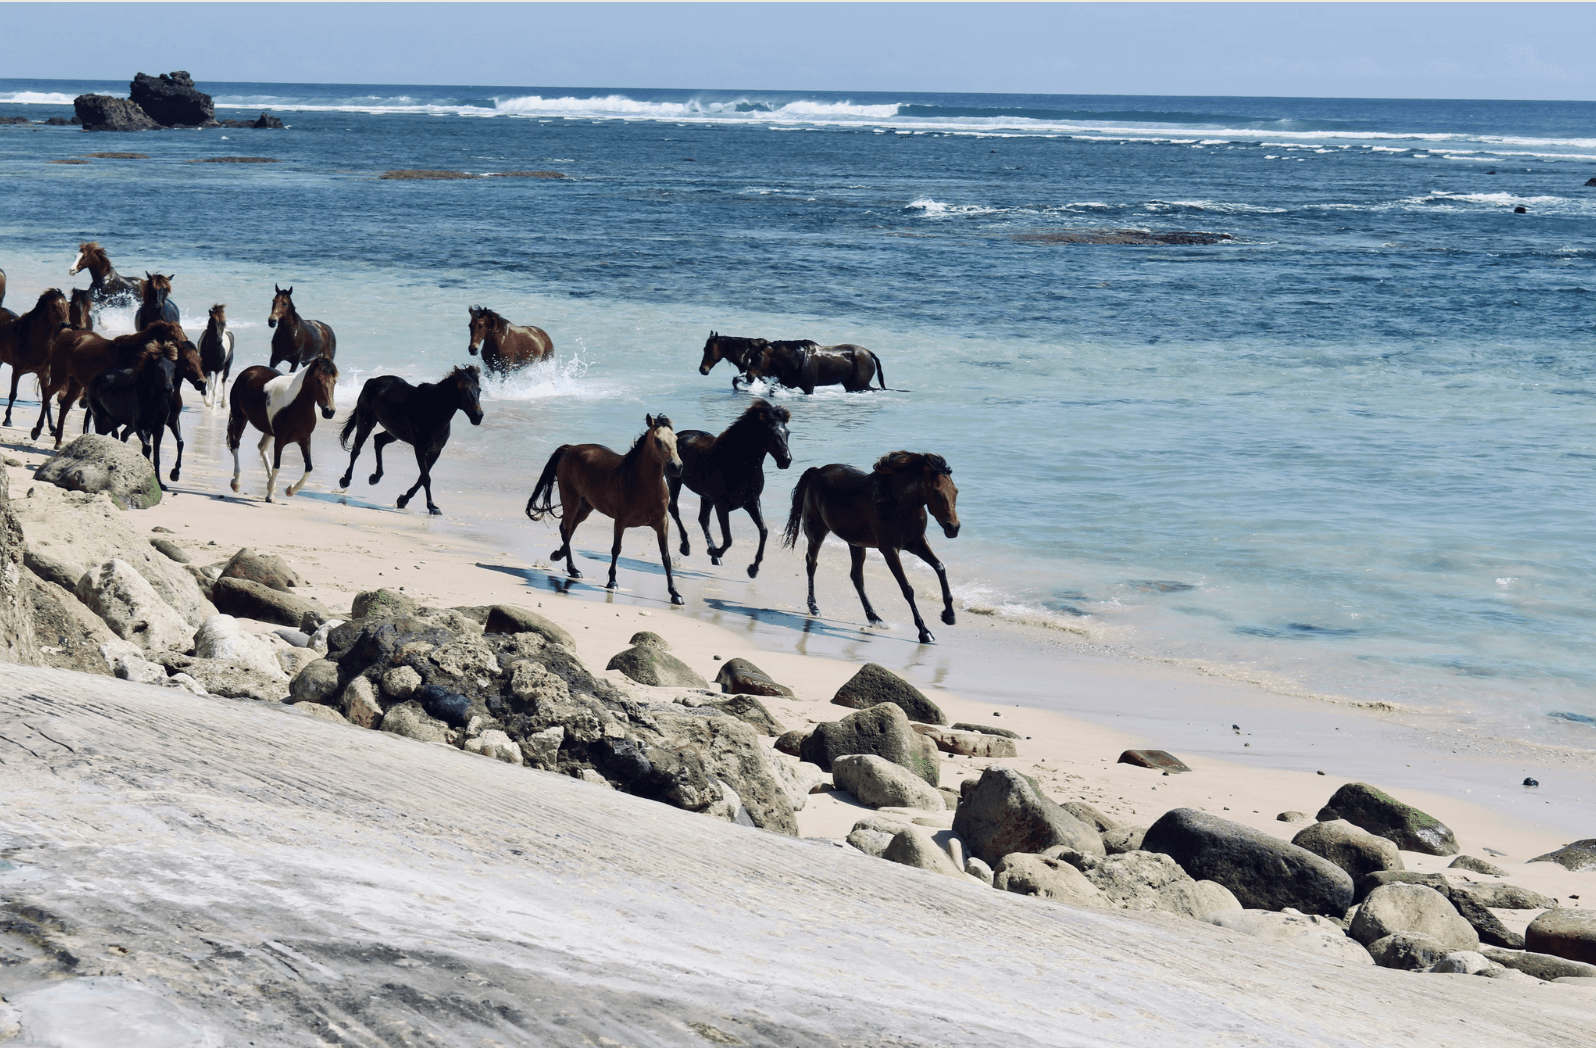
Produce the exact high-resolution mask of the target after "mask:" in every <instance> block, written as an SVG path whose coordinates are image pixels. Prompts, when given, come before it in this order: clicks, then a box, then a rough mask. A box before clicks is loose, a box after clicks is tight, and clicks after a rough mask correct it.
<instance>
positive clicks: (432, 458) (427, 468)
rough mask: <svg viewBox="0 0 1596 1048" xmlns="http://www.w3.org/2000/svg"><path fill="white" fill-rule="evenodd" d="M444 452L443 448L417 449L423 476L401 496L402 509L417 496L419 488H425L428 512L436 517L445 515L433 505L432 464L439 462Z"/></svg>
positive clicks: (417, 461)
mask: <svg viewBox="0 0 1596 1048" xmlns="http://www.w3.org/2000/svg"><path fill="white" fill-rule="evenodd" d="M442 450H443V449H442V448H417V449H416V467H417V468H418V469H420V470H421V475H420V476H418V477H417V478H416V482H415V483H414V484H412V485H410V490H409V491H407V492H405V493H404V494H403V495H400V496H399V508H400V509H404V508H405V505H406V504H407V503H408V502H409V501H410V499H411V498H412V497H413V496H414V495H415V493H416V489H417V488H425V489H426V492H427V512H428V513H431V514H433V515H434V516H442V515H443V510H441V509H439V508H438V507H437V506H434V505H433V504H432V464H433V463H434V462H437V461H438V454H439V453H440V452H441V451H442Z"/></svg>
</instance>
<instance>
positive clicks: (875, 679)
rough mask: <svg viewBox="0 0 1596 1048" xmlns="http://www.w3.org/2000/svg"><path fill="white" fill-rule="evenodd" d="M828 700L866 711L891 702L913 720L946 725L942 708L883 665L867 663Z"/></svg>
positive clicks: (946, 720)
mask: <svg viewBox="0 0 1596 1048" xmlns="http://www.w3.org/2000/svg"><path fill="white" fill-rule="evenodd" d="M831 701H832V703H833V704H835V705H837V706H847V707H848V708H849V709H855V710H867V709H869V708H870V707H872V706H878V705H880V704H881V703H883V702H890V703H892V704H893V705H895V706H897V707H898V708H899V709H901V710H903V713H904V715H905V716H906V717H908V718H909V719H910V720H912V721H919V722H920V723H921V724H946V723H947V722H948V718H947V717H946V716H944V715H943V713H942V709H941V707H939V706H938V705H937V704H936V703H934V702H932V701H931V700H930V699H928V698H926V697H925V695H924V694H922V693H921V691H920V689H919V688H916V687H915V686H914V685H913V684H910V683H909V682H908V681H906V680H904V679H903V678H902V677H900V676H898V675H897V674H896V673H893V672H892V671H891V670H889V669H887V668H886V667H885V666H880V665H877V664H876V663H874V662H867V663H865V664H864V665H863V666H861V667H859V672H858V673H855V674H854V675H853V676H852V677H850V678H848V680H847V681H846V682H844V683H843V685H842V687H840V688H838V689H837V694H836V695H834V696H832V698H831Z"/></svg>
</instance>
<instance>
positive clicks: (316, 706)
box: [290, 702, 349, 724]
mask: <svg viewBox="0 0 1596 1048" xmlns="http://www.w3.org/2000/svg"><path fill="white" fill-rule="evenodd" d="M290 705H291V706H293V708H294V709H296V710H298V711H299V712H301V713H308V714H310V715H311V716H312V717H315V718H316V719H317V720H324V721H328V722H330V723H333V724H347V723H349V722H348V721H346V720H344V718H343V715H342V714H340V713H339V712H338V711H337V710H335V709H333V708H332V707H331V706H323V705H322V704H321V703H319V702H294V703H290Z"/></svg>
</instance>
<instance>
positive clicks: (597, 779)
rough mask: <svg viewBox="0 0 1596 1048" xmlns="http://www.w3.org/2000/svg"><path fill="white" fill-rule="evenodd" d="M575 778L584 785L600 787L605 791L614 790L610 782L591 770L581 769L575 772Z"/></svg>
mask: <svg viewBox="0 0 1596 1048" xmlns="http://www.w3.org/2000/svg"><path fill="white" fill-rule="evenodd" d="M576 777H577V778H578V779H581V780H582V781H583V782H585V783H589V784H590V785H593V786H602V787H604V788H605V789H606V790H613V789H614V788H615V787H614V786H611V785H610V780H608V779H606V778H605V777H604V776H602V775H600V774H599V773H598V772H596V771H594V770H593V769H592V768H583V769H582V770H581V771H579V772H577V774H576Z"/></svg>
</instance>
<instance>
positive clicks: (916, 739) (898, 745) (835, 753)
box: [799, 702, 941, 786]
mask: <svg viewBox="0 0 1596 1048" xmlns="http://www.w3.org/2000/svg"><path fill="white" fill-rule="evenodd" d="M936 752H937V748H936V747H935V746H934V745H932V744H931V742H930V740H928V739H927V738H926V737H925V736H924V735H921V734H919V733H918V732H916V731H915V730H914V729H913V728H911V727H909V718H908V717H905V716H904V715H903V711H902V710H901V709H899V708H898V707H897V706H895V705H893V704H892V703H890V702H884V703H882V704H881V705H879V706H872V707H871V708H870V709H868V710H860V711H859V712H858V713H850V714H849V715H848V716H846V717H844V718H842V720H840V721H824V722H822V723H820V724H817V725H815V730H814V731H812V732H810V733H809V737H808V738H806V739H804V741H803V746H802V748H801V749H800V752H799V756H800V757H801V758H802V759H803V760H806V761H808V762H809V763H810V764H818V765H819V766H820V770H821V771H830V770H831V762H832V761H833V760H835V759H836V758H838V757H841V756H844V755H845V754H849V753H873V754H875V755H876V756H877V757H885V758H886V759H887V760H889V761H892V762H893V763H895V764H901V765H903V766H904V767H905V768H908V769H909V770H910V771H912V772H914V773H915V774H916V775H918V776H920V777H921V778H922V779H924V780H925V781H926V782H928V783H930V784H931V785H933V786H938V785H941V782H940V778H941V768H940V766H939V764H938V760H937V756H936Z"/></svg>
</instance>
